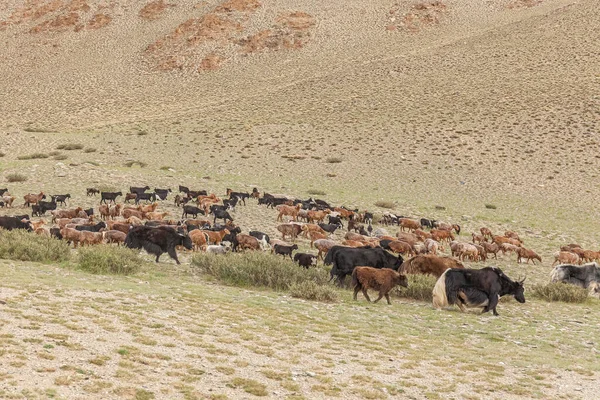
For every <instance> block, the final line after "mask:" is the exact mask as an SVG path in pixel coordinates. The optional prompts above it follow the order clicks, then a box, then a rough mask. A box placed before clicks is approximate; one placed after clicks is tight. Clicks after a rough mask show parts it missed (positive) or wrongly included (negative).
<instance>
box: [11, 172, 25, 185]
mask: <svg viewBox="0 0 600 400" xmlns="http://www.w3.org/2000/svg"><path fill="white" fill-rule="evenodd" d="M6 180H7V181H9V182H11V183H14V182H25V181H26V180H27V177H26V176H25V175H23V174H19V173H18V172H12V173H10V174H8V175H6Z"/></svg>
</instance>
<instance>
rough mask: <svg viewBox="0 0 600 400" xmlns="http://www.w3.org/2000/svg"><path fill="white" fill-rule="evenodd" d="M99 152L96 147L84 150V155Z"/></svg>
mask: <svg viewBox="0 0 600 400" xmlns="http://www.w3.org/2000/svg"><path fill="white" fill-rule="evenodd" d="M96 151H97V149H95V148H94V147H86V148H85V149H83V152H84V153H95V152H96Z"/></svg>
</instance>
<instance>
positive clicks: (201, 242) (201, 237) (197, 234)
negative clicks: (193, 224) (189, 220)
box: [189, 229, 208, 251]
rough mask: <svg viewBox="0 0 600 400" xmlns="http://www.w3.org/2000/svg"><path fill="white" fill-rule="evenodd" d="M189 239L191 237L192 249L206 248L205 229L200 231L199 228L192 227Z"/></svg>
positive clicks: (206, 237) (206, 236)
mask: <svg viewBox="0 0 600 400" xmlns="http://www.w3.org/2000/svg"><path fill="white" fill-rule="evenodd" d="M189 235H190V239H192V243H193V244H194V250H195V251H199V250H202V251H204V250H206V247H207V246H208V235H207V234H206V232H205V231H201V230H199V229H194V230H193V231H191V232H190V234H189Z"/></svg>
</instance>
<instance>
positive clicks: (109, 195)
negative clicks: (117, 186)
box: [100, 192, 123, 204]
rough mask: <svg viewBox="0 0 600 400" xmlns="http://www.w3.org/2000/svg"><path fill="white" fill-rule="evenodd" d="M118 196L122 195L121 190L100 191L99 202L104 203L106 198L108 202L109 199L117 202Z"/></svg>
mask: <svg viewBox="0 0 600 400" xmlns="http://www.w3.org/2000/svg"><path fill="white" fill-rule="evenodd" d="M119 196H123V193H122V192H100V204H102V203H105V204H106V201H107V200H108V202H109V203H110V202H111V201H112V202H113V203H115V204H116V203H117V202H116V199H117V197H119Z"/></svg>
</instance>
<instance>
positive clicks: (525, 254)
mask: <svg viewBox="0 0 600 400" xmlns="http://www.w3.org/2000/svg"><path fill="white" fill-rule="evenodd" d="M523 259H526V260H527V263H528V264H529V260H531V261H532V262H533V264H534V265H535V260H539V262H542V257H540V256H539V255H538V254H537V253H536V252H535V251H533V250H530V249H526V248H525V247H519V248H518V249H517V262H518V263H520V262H521V261H522V260H523Z"/></svg>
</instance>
